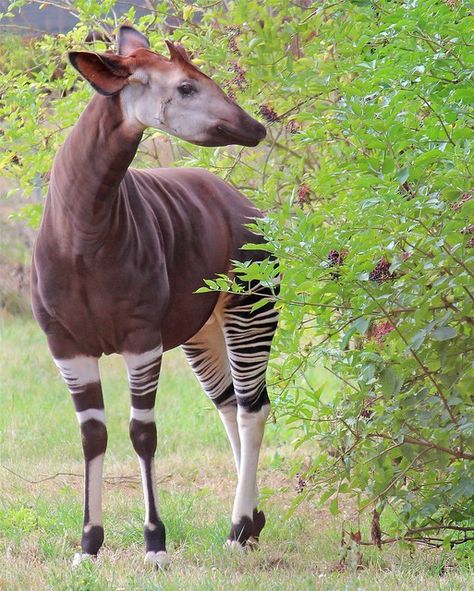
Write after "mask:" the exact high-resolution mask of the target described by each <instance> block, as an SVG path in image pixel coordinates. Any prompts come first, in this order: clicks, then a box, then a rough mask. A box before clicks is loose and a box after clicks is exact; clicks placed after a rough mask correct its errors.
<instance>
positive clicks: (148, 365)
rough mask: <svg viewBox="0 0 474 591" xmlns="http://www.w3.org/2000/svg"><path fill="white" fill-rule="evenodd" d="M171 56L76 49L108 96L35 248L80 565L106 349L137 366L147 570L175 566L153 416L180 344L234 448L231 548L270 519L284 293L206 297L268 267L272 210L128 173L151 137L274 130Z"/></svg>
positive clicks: (213, 137)
mask: <svg viewBox="0 0 474 591" xmlns="http://www.w3.org/2000/svg"><path fill="white" fill-rule="evenodd" d="M168 48H169V52H170V58H169V59H168V58H165V57H163V56H160V55H158V54H156V53H154V52H153V51H151V50H150V47H149V44H148V40H147V39H146V37H144V36H143V35H142V34H141V33H139V32H138V31H136V30H135V29H133V28H131V27H128V26H124V27H121V28H120V30H119V34H118V52H117V53H116V54H114V53H103V54H97V53H91V52H82V51H79V52H72V53H71V54H70V60H71V63H72V64H73V66H74V67H75V68H77V70H79V72H80V73H81V74H82V75H83V76H84V78H86V80H88V81H89V82H90V84H91V85H92V86H93V88H94V89H96V91H97V93H96V94H95V95H94V97H93V98H92V100H91V101H90V103H89V104H88V105H87V107H86V109H85V110H84V112H83V113H82V115H81V117H80V118H79V120H78V121H77V123H76V125H75V126H74V128H73V129H72V131H71V133H70V135H69V136H68V138H67V139H66V141H65V143H64V144H63V146H62V147H61V149H60V150H59V151H58V153H57V155H56V157H55V160H54V164H53V168H52V172H51V181H50V185H49V191H48V195H47V198H46V204H45V208H44V214H43V219H42V222H41V227H40V230H39V232H38V237H37V240H36V244H35V249H34V256H33V264H32V304H33V311H34V314H35V317H36V319H37V321H38V323H39V324H40V326H41V328H42V329H43V331H44V332H45V334H46V337H47V340H48V346H49V349H50V351H51V354H52V356H53V358H54V361H55V363H56V365H57V366H58V368H59V371H60V372H61V374H62V376H63V378H64V381H65V382H66V385H67V387H68V389H69V391H70V393H71V397H72V401H73V404H74V408H75V411H76V416H77V419H78V422H79V426H80V430H81V435H82V447H83V455H84V472H85V479H84V483H85V488H84V522H83V529H82V540H81V552H80V553H78V554H77V556H76V559H75V560H76V563H79V562H80V561H81V560H83V559H85V558H88V557H91V556H95V555H96V554H97V553H98V551H99V549H100V547H101V545H102V543H103V540H104V528H103V520H102V474H103V465H104V457H105V453H106V448H107V441H108V435H107V427H106V415H105V408H104V398H103V395H102V385H101V377H100V369H99V359H100V357H101V356H102V355H104V354H110V353H118V354H119V355H121V356H122V357H123V359H124V361H125V365H126V368H127V374H128V383H129V390H130V401H131V405H130V406H131V408H130V427H129V433H130V439H131V443H132V446H133V449H134V450H135V453H136V455H137V457H138V461H139V465H140V471H141V475H142V482H143V493H144V500H145V519H144V539H145V547H146V555H145V560H146V561H147V562H150V563H152V564H154V565H157V566H160V567H161V566H163V565H164V564H165V563H166V561H167V554H166V535H165V526H164V524H163V521H162V518H161V513H160V511H159V508H158V494H157V487H156V478H155V459H154V458H155V451H156V449H157V446H158V445H159V442H160V438H159V436H158V435H157V429H156V423H155V411H154V407H155V398H156V393H157V386H158V380H159V376H160V372H161V362H162V357H163V353H164V352H165V351H168V350H170V349H173V348H174V347H178V346H181V347H182V349H183V350H184V353H185V355H186V357H187V359H188V361H189V363H190V365H191V367H192V369H193V370H194V373H195V374H196V376H197V378H198V380H199V382H200V383H201V385H202V387H203V389H204V391H205V392H206V394H207V395H208V397H209V398H210V400H212V401H213V403H214V404H215V406H216V408H217V410H218V412H219V416H220V418H221V420H222V422H223V425H224V428H225V431H226V433H227V436H228V438H229V441H230V444H231V447H232V452H233V456H234V463H235V467H236V471H237V489H236V493H235V498H234V504H233V509H232V516H231V524H230V530H229V534H228V537H227V542H226V544H227V546H229V547H236V548H238V549H243V548H248V547H253V546H254V545H255V544H256V543H257V541H258V538H259V535H260V533H261V531H262V528H263V527H264V525H265V516H264V515H263V513H262V512H261V511H260V510H259V509H258V500H259V495H258V487H257V465H258V458H259V451H260V446H261V442H262V437H263V432H264V428H265V422H266V420H267V417H268V414H269V411H270V403H269V398H268V395H267V389H266V380H265V373H266V369H267V365H268V358H269V354H270V347H271V343H272V338H273V334H274V332H275V330H276V326H277V317H278V313H277V311H276V310H275V307H274V301H275V293H276V287H275V289H270V287H269V286H268V285H266V286H262V285H259V284H257V285H251V286H245V287H246V289H245V291H244V292H243V293H242V294H223V295H221V296H219V295H218V294H216V293H204V294H202V293H196V292H197V291H198V290H199V288H200V287H202V286H203V285H204V280H205V279H210V278H214V277H216V275H220V274H225V273H228V272H229V271H230V270H231V267H232V261H240V262H241V263H242V264H246V263H251V262H255V261H261V260H262V259H263V258H264V257H265V253H264V251H263V249H262V247H258V246H257V247H256V249H255V250H247V249H245V250H244V249H243V248H242V247H243V245H244V244H248V243H253V244H257V245H258V244H259V243H263V242H264V239H263V237H262V236H258V235H255V234H253V233H252V232H251V231H250V229H249V222H252V220H255V219H256V218H260V217H262V213H261V212H260V211H259V210H258V209H256V208H255V207H254V205H253V204H252V203H251V202H250V201H249V200H248V199H247V198H246V197H244V196H243V195H242V194H241V193H239V192H238V191H237V190H236V189H235V188H234V187H232V186H231V185H229V184H227V183H225V182H224V181H223V180H222V179H220V178H219V177H217V176H215V175H213V174H211V173H210V172H208V171H206V170H203V169H199V168H188V169H187V168H162V169H157V168H153V169H146V170H136V169H134V168H130V164H131V163H132V160H133V158H134V156H135V154H136V152H137V149H138V146H139V143H140V140H141V138H142V134H143V131H144V130H145V128H147V127H155V128H158V129H161V130H163V131H164V132H167V133H170V134H173V135H175V136H177V137H180V138H182V139H184V140H187V141H189V142H193V143H195V144H200V145H203V146H223V145H228V144H239V145H243V146H255V145H256V144H257V143H258V142H259V141H261V140H262V139H263V138H264V137H265V128H264V127H263V126H262V125H261V124H260V123H258V122H257V121H255V120H254V119H253V118H252V117H250V116H249V115H248V114H247V113H245V111H243V110H242V109H241V108H240V107H239V106H238V105H237V104H236V103H235V102H234V101H232V100H231V99H230V98H229V97H228V96H226V94H225V93H224V92H223V91H222V90H221V89H220V88H219V86H217V84H215V83H214V82H213V81H212V80H211V79H210V78H208V77H207V76H205V75H204V74H203V73H202V72H200V70H198V68H196V67H195V66H194V65H193V64H192V63H191V60H190V59H189V56H188V55H187V53H186V52H185V51H184V49H183V48H182V47H181V46H179V45H177V44H173V43H171V42H168ZM247 288H248V289H247ZM262 300H263V301H262ZM256 304H258V305H256ZM163 395H166V392H163ZM186 412H188V413H192V412H193V409H192V408H188V409H186ZM179 418H180V417H179V416H176V419H175V420H176V421H179Z"/></svg>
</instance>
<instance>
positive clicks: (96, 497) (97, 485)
mask: <svg viewBox="0 0 474 591" xmlns="http://www.w3.org/2000/svg"><path fill="white" fill-rule="evenodd" d="M103 468H104V454H100V456H97V457H95V458H94V459H92V460H89V462H88V465H87V470H88V475H89V478H88V480H89V482H88V485H89V486H88V488H89V490H88V499H89V521H88V523H86V524H85V526H84V531H85V532H87V531H89V530H90V528H91V527H93V526H94V525H102V474H103Z"/></svg>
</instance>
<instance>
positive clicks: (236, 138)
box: [69, 26, 266, 146]
mask: <svg viewBox="0 0 474 591" xmlns="http://www.w3.org/2000/svg"><path fill="white" fill-rule="evenodd" d="M117 45H118V53H117V54H114V53H101V54H99V53H92V52H82V51H75V52H71V53H70V54H69V59H70V61H71V64H72V65H73V66H74V67H75V68H76V69H77V70H78V71H79V72H80V73H81V74H82V76H83V77H84V78H85V79H86V80H87V81H88V82H89V83H90V84H91V85H92V86H93V88H94V89H95V90H97V92H99V93H101V94H103V95H106V96H113V95H117V94H120V99H121V106H122V110H123V114H124V118H125V121H126V122H127V123H128V124H129V125H130V126H131V127H133V128H136V129H141V130H143V129H145V128H146V127H155V128H158V129H161V130H163V131H166V132H168V133H171V134H172V135H175V136H177V137H180V138H182V139H184V140H187V141H189V142H192V143H195V144H198V145H203V146H224V145H229V144H239V145H244V146H255V145H257V144H258V143H259V142H260V141H261V140H262V139H263V138H264V137H265V135H266V132H265V128H264V127H263V125H261V124H260V123H258V121H256V120H255V119H253V118H252V117H250V115H248V114H247V113H246V112H245V111H244V110H243V109H242V108H241V107H239V105H237V104H236V103H235V102H234V101H232V100H231V99H230V98H229V97H228V96H227V95H226V94H225V93H224V92H223V90H222V89H221V88H220V87H219V86H218V85H217V84H216V83H215V82H214V81H213V80H211V78H209V77H208V76H206V75H205V74H203V73H202V72H201V71H200V70H199V69H198V68H197V67H196V66H195V65H194V64H193V63H192V62H191V59H190V57H189V56H188V54H187V53H186V51H185V49H184V48H183V47H182V46H181V45H179V44H177V43H172V42H171V41H166V45H167V46H168V50H169V54H170V58H169V59H167V58H165V57H163V56H162V55H159V54H157V53H155V52H153V51H152V50H151V49H150V46H149V43H148V39H147V38H146V37H145V36H144V35H142V34H141V33H140V32H139V31H137V30H136V29H134V28H132V27H129V26H122V27H121V28H120V30H119V33H118V43H117Z"/></svg>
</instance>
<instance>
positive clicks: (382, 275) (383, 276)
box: [369, 257, 395, 283]
mask: <svg viewBox="0 0 474 591" xmlns="http://www.w3.org/2000/svg"><path fill="white" fill-rule="evenodd" d="M389 269H390V263H389V262H388V261H387V259H386V258H385V257H382V258H381V259H380V261H379V262H378V263H377V266H376V267H375V269H373V270H372V271H371V272H370V273H369V279H370V281H379V282H380V283H382V282H383V281H387V280H388V279H395V275H394V274H393V273H390V271H389Z"/></svg>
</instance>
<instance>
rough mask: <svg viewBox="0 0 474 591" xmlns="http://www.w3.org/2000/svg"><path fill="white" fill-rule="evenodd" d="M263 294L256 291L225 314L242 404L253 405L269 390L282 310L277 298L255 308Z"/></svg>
mask: <svg viewBox="0 0 474 591" xmlns="http://www.w3.org/2000/svg"><path fill="white" fill-rule="evenodd" d="M260 297H262V295H258V294H252V295H250V296H247V297H246V298H245V303H243V304H240V305H237V306H234V307H229V308H227V309H226V310H225V313H224V334H225V339H226V344H227V349H228V354H229V361H230V366H231V370H232V378H233V382H234V388H235V392H236V395H237V399H238V401H239V404H240V403H242V404H243V405H244V406H252V405H253V404H254V403H255V402H257V400H258V399H259V397H260V395H261V394H262V392H263V391H264V389H265V373H266V370H267V366H268V358H269V355H270V349H271V344H272V340H273V335H274V334H275V330H276V327H277V322H278V310H275V308H274V303H273V301H271V300H269V301H268V303H267V304H265V305H264V306H262V307H260V308H258V309H257V310H255V311H252V308H253V306H254V304H255V303H256V301H258V299H260Z"/></svg>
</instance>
